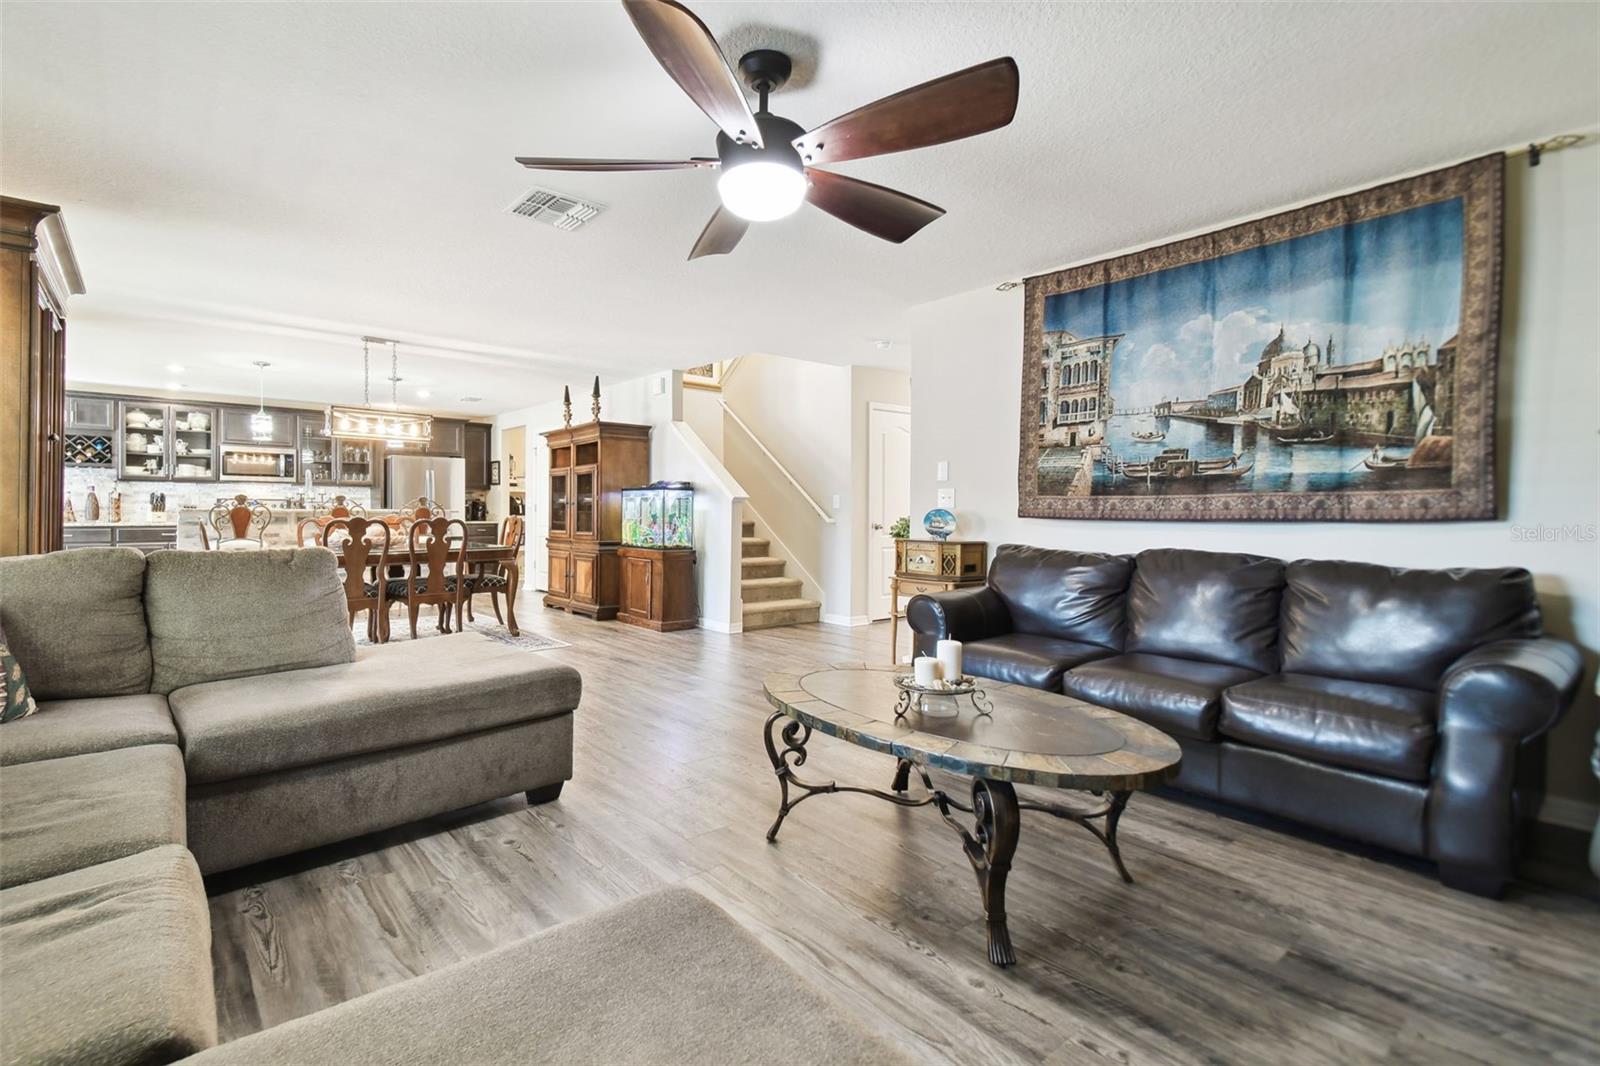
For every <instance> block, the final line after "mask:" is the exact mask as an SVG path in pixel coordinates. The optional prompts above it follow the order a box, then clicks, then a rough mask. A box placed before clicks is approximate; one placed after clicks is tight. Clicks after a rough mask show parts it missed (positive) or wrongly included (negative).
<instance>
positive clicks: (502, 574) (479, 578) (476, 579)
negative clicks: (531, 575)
mask: <svg viewBox="0 0 1600 1066" xmlns="http://www.w3.org/2000/svg"><path fill="white" fill-rule="evenodd" d="M523 533H524V527H523V519H522V516H521V515H516V514H514V515H507V516H506V520H505V521H504V522H501V523H500V539H499V540H498V541H496V543H497V544H499V545H500V546H501V547H502V548H511V549H513V550H512V552H511V558H512V560H513V561H514V560H515V559H516V557H517V553H518V552H520V551H522V538H523ZM510 590H511V581H510V578H508V577H507V576H506V570H505V564H504V563H502V562H499V561H494V562H485V563H478V564H476V566H475V572H474V573H473V574H472V576H471V577H469V578H468V579H467V599H466V604H467V619H468V620H469V621H471V620H472V597H473V596H475V595H477V594H478V593H480V592H487V593H488V594H489V604H490V606H492V607H493V608H494V620H495V621H496V622H499V623H500V624H501V625H505V624H506V620H505V618H504V617H503V616H502V615H501V614H500V594H501V593H502V592H509V591H510Z"/></svg>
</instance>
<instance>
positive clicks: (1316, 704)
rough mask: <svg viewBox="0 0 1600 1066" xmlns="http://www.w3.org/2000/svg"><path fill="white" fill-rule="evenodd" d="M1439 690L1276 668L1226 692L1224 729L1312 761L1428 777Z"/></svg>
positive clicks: (1408, 778)
mask: <svg viewBox="0 0 1600 1066" xmlns="http://www.w3.org/2000/svg"><path fill="white" fill-rule="evenodd" d="M1434 701H1435V697H1434V694H1433V693H1431V692H1423V691H1421V690H1418V689H1412V688H1401V687H1399V686H1396V685H1378V684H1373V683H1371V682H1365V681H1345V680H1339V679H1335V678H1327V677H1315V676H1313V675H1310V674H1274V675H1272V676H1270V677H1263V678H1258V679H1257V680H1255V681H1249V682H1246V683H1244V684H1242V685H1238V686H1236V687H1234V688H1230V689H1229V690H1228V691H1226V692H1224V693H1223V694H1222V719H1221V721H1220V723H1219V724H1218V729H1219V731H1220V732H1221V733H1222V734H1223V736H1226V737H1231V738H1233V739H1234V740H1240V741H1244V742H1245V743H1247V744H1252V745H1255V746H1256V747H1260V748H1268V749H1270V750H1272V751H1281V752H1284V753H1286V754H1289V755H1299V756H1301V757H1303V758H1306V759H1310V760H1312V761H1313V762H1320V763H1328V764H1330V765H1333V766H1345V767H1349V768H1350V769H1353V770H1364V771H1366V772H1368V773H1374V774H1381V775H1383V776H1385V777H1394V778H1399V779H1400V780H1403V781H1426V780H1428V774H1429V768H1430V766H1431V764H1432V762H1433V748H1434V741H1435V730H1434Z"/></svg>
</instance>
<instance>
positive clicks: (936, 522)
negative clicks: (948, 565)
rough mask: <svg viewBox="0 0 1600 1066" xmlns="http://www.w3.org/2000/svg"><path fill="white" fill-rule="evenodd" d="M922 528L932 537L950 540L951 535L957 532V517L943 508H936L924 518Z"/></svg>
mask: <svg viewBox="0 0 1600 1066" xmlns="http://www.w3.org/2000/svg"><path fill="white" fill-rule="evenodd" d="M922 528H923V529H926V530H927V531H928V533H929V535H930V536H934V537H938V538H939V539H940V540H949V539H950V534H952V533H954V532H955V531H956V516H955V515H953V514H951V513H950V512H949V511H947V510H945V509H944V508H943V507H935V508H934V509H933V510H931V511H929V512H928V513H927V514H925V515H923V516H922Z"/></svg>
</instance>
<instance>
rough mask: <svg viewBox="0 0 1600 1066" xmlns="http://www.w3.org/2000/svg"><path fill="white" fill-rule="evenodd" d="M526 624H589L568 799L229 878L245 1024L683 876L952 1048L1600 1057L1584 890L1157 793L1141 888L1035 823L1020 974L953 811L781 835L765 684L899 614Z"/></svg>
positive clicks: (914, 1043)
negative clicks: (661, 624)
mask: <svg viewBox="0 0 1600 1066" xmlns="http://www.w3.org/2000/svg"><path fill="white" fill-rule="evenodd" d="M519 621H521V622H522V623H523V625H524V626H525V627H526V628H528V629H530V630H533V631H535V632H541V633H548V634H550V635H552V636H555V637H559V638H560V639H562V640H565V641H568V642H570V643H571V645H572V646H571V647H569V648H563V649H557V650H552V651H547V652H536V653H530V654H534V655H537V656H539V657H540V658H541V659H542V660H545V661H550V662H564V663H569V664H571V665H573V666H575V667H577V668H578V670H580V671H581V672H582V673H583V676H584V696H583V703H582V706H581V707H580V709H579V711H578V719H577V730H576V734H577V739H576V750H575V756H574V757H575V771H574V778H573V780H572V781H570V782H568V784H567V786H566V789H565V791H564V792H563V793H562V796H561V799H560V800H559V801H557V802H555V803H551V804H546V805H544V806H541V807H535V808H530V807H528V806H526V804H524V803H523V802H522V800H521V798H520V797H510V798H506V799H502V800H497V801H495V802H493V803H489V804H484V805H481V806H479V807H475V808H472V809H470V810H467V811H459V812H454V813H452V814H448V815H444V816H440V817H437V818H433V819H429V820H427V821H425V822H422V823H418V824H416V825H412V826H406V827H403V828H401V829H396V830H392V831H390V832H387V833H380V834H375V835H374V836H371V837H367V838H363V839H362V840H359V841H352V842H348V843H345V844H340V845H335V846H333V847H329V848H323V849H319V850H317V851H315V852H309V853H306V854H305V855H301V856H294V857H291V858H288V859H284V860H279V861H276V862H272V863H264V864H261V865H260V866H256V867H252V868H250V869H247V870H243V871H235V872H233V873H230V874H224V875H221V876H220V877H217V878H213V879H212V880H211V881H210V883H209V885H208V887H209V890H210V891H211V893H212V896H211V920H212V956H213V964H214V968H215V974H216V991H217V1003H218V1016H219V1023H220V1027H221V1031H222V1036H223V1038H224V1039H233V1038H237V1037H239V1036H242V1035H245V1034H247V1033H251V1032H254V1031H256V1030H258V1029H261V1028H264V1027H267V1026H271V1025H276V1024H279V1023H281V1022H284V1021H287V1020H289V1019H291V1018H295V1017H298V1016H300V1015H303V1014H307V1013H310V1012H313V1011H317V1010H321V1009H323V1008H325V1007H329V1006H332V1005H334V1004H336V1003H340V1002H343V1001H344V1000H347V999H351V998H353V997H355V996H359V995H363V994H365V993H367V992H371V991H374V990H376V989H379V988H382V987H385V986H387V985H390V984H394V983H396V982H398V981H403V980H406V979H407V978H409V977H412V976H415V975H417V974H421V973H426V972H429V971H432V970H436V969H439V968H441V967H444V966H447V965H449V964H451V963H453V962H456V961H459V960H461V959H466V958H470V957H472V956H474V955H478V954H481V953H483V952H485V951H488V950H490V949H491V948H493V947H495V946H497V945H499V944H503V943H506V942H509V941H512V940H515V939H518V938H521V937H524V936H527V935H529V934H531V933H534V932H537V931H538V930H540V929H544V928H548V927H549V926H552V925H555V924H558V923H560V922H563V921H566V920H568V919H571V918H576V917H579V916H581V915H585V914H590V913H593V912H594V911H598V910H600V909H602V908H604V907H606V906H608V905H609V904H611V903H614V902H617V901H620V900H624V899H628V898H630V897H633V896H636V895H639V894H641V893H644V892H648V891H650V890H651V889H653V888H656V887H659V886H661V885H666V884H672V883H683V884H687V885H690V886H692V887H694V888H695V889H697V890H699V891H701V892H702V893H704V894H705V895H707V896H708V897H710V898H711V899H713V900H715V901H716V902H717V903H719V904H720V905H721V906H723V907H724V908H726V909H727V910H728V911H729V912H730V913H731V914H732V915H733V916H734V917H735V918H736V919H738V921H739V922H740V923H741V924H743V925H744V926H745V927H746V928H748V929H749V930H751V931H752V932H753V933H754V934H755V935H756V936H758V937H759V938H760V939H761V940H762V941H763V942H765V943H766V944H767V945H768V946H769V947H771V948H772V949H773V950H774V951H776V952H777V953H778V954H779V955H780V956H782V957H783V958H785V959H786V960H788V961H789V962H790V963H791V964H792V965H794V966H795V967H797V968H798V969H799V970H800V971H801V972H803V973H804V974H805V975H806V976H807V977H808V978H810V979H811V980H812V981H814V982H815V983H816V984H817V985H819V986H820V987H821V988H823V989H824V990H826V991H827V992H829V993H830V994H832V995H833V996H835V997H836V998H837V999H839V1000H840V1001H841V1002H842V1003H843V1004H844V1005H845V1006H846V1007H848V1008H849V1009H851V1010H852V1011H854V1012H855V1013H857V1014H858V1015H859V1016H860V1017H862V1018H863V1019H864V1020H865V1021H867V1022H868V1023H869V1024H871V1025H874V1026H876V1027H878V1028H880V1029H881V1030H883V1031H885V1032H887V1033H888V1034H890V1035H891V1036H892V1037H893V1038H895V1039H896V1040H898V1041H899V1042H900V1043H901V1044H902V1045H903V1046H904V1047H905V1048H906V1049H907V1051H908V1052H910V1053H911V1054H912V1055H913V1056H915V1057H917V1058H919V1059H923V1060H926V1061H930V1062H962V1063H967V1062H974V1063H975V1062H983V1063H987V1062H1045V1063H1051V1064H1067V1063H1156V1062H1173V1063H1190V1062H1196V1063H1198V1062H1217V1061H1227V1062H1230V1063H1263V1064H1268V1063H1285V1062H1295V1063H1322V1062H1327V1063H1346V1062H1355V1061H1361V1062H1406V1063H1423V1062H1451V1063H1474V1062H1482V1063H1506V1062H1540V1063H1556V1064H1565V1063H1574V1064H1577V1063H1592V1062H1595V1061H1600V910H1597V909H1596V908H1595V906H1594V904H1593V903H1592V902H1590V901H1588V900H1585V899H1583V898H1581V897H1578V896H1573V895H1566V894H1563V893H1560V892H1557V891H1554V890H1550V889H1544V888H1537V887H1531V886H1519V887H1518V888H1517V889H1515V890H1514V891H1513V893H1512V894H1511V896H1510V897H1509V898H1508V899H1506V900H1504V901H1499V902H1495V901H1489V900H1482V899H1477V898H1475V897H1472V896H1467V895H1463V894H1460V893H1457V892H1452V891H1451V890H1449V889H1446V888H1444V887H1443V886H1441V885H1440V884H1439V883H1438V882H1437V880H1436V879H1434V877H1433V876H1432V874H1431V872H1430V871H1428V870H1427V869H1426V868H1425V867H1422V866H1420V865H1418V864H1416V863H1412V862H1408V861H1390V860H1386V859H1385V858H1383V857H1381V856H1375V855H1373V854H1371V853H1370V852H1363V851H1359V850H1344V849H1340V848H1336V847H1331V846H1329V845H1328V844H1327V843H1326V842H1325V841H1323V840H1320V839H1313V838H1309V837H1307V836H1302V835H1299V834H1296V833H1292V832H1285V831H1282V830H1281V829H1279V828H1275V827H1269V826H1263V825H1260V824H1256V823H1254V822H1250V821H1243V820H1239V819H1235V818H1230V817H1227V816H1226V814H1225V813H1224V812H1222V811H1219V810H1217V809H1214V808H1211V807H1208V806H1205V805H1196V804H1191V803H1185V802H1181V801H1178V800H1175V799H1171V798H1166V797H1160V796H1149V795H1141V796H1137V797H1135V799H1134V801H1133V803H1132V805H1131V806H1130V807H1129V809H1128V813H1127V816H1126V817H1125V818H1124V819H1123V822H1122V827H1121V840H1122V845H1123V852H1124V856H1125V857H1126V859H1127V861H1128V863H1129V866H1130V868H1131V869H1132V872H1133V875H1134V877H1135V878H1136V883H1135V884H1133V885H1124V884H1123V883H1122V882H1121V881H1120V880H1119V879H1118V878H1117V877H1116V875H1115V873H1114V872H1113V870H1112V868H1111V866H1110V863H1109V861H1108V860H1107V858H1106V856H1105V853H1104V851H1103V850H1102V849H1101V847H1100V845H1099V844H1098V843H1097V842H1096V841H1095V840H1094V839H1093V838H1092V837H1090V836H1089V835H1088V834H1087V833H1085V832H1084V831H1083V830H1082V829H1081V828H1079V827H1077V826H1074V825H1071V824H1069V823H1064V822H1059V821H1057V820H1055V819H1051V818H1048V817H1045V816H1030V815H1024V819H1023V823H1024V824H1023V831H1022V843H1021V846H1020V848H1019V850H1018V853H1017V858H1016V862H1015V865H1014V867H1013V870H1012V874H1011V878H1010V882H1009V886H1008V894H1007V909H1008V911H1009V914H1010V923H1011V932H1012V938H1013V940H1014V942H1015V945H1016V949H1017V955H1018V960H1019V961H1018V964H1017V966H1016V967H1014V968H1012V969H1010V970H1007V971H1001V970H998V969H996V968H994V967H992V966H990V965H989V964H988V962H987V961H986V959H985V954H984V927H983V922H982V921H981V913H980V910H979V904H978V895H977V889H976V885H975V882H974V879H973V876H972V872H971V870H970V868H969V867H968V866H967V863H966V860H965V858H963V857H962V854H961V851H960V849H959V847H958V845H957V840H956V837H955V836H954V834H952V833H951V832H950V830H949V829H948V828H947V827H946V826H944V825H943V824H942V823H941V822H940V820H939V819H938V817H937V816H936V815H935V814H934V813H933V812H932V811H931V810H927V809H905V808H899V807H894V806H892V805H890V804H886V803H882V802H881V801H877V800H874V799H871V798H868V797H860V796H819V797H816V798H815V799H812V800H808V801H807V802H806V803H805V804H804V805H803V806H801V807H800V808H798V809H797V810H796V811H795V812H794V813H792V814H791V815H790V816H789V818H788V820H787V821H786V822H785V823H784V826H783V830H782V833H781V834H780V836H779V839H778V842H777V844H775V845H769V844H767V842H766V840H765V833H766V830H767V827H768V826H769V825H770V824H771V822H772V818H773V816H774V814H775V813H776V803H777V786H776V784H775V783H774V781H773V777H772V769H771V766H770V764H769V763H768V762H767V759H766V754H765V751H764V750H763V748H762V743H761V727H762V723H763V721H764V720H765V718H766V716H767V714H768V713H769V712H768V707H767V705H766V703H765V701H764V699H763V698H762V695H761V679H762V677H763V676H765V675H766V674H768V673H773V672H778V671H783V670H798V669H800V668H803V667H805V666H807V665H810V664H814V663H819V662H838V661H844V660H858V661H859V660H867V661H878V660H879V659H880V658H881V657H882V655H883V647H884V645H885V644H886V643H887V639H886V637H887V635H886V633H885V632H884V628H885V627H884V625H883V624H878V625H873V626H868V627H862V628H857V629H847V628H842V627H833V626H823V625H806V626H795V627H788V628H780V629H772V630H762V631H758V632H754V633H749V634H743V635H725V634H716V633H710V632H707V631H703V630H692V631H688V632H683V633H668V634H659V633H651V632H649V631H646V630H641V629H635V628H633V627H629V626H622V625H617V624H614V623H598V624H597V623H593V622H589V621H587V620H584V619H580V618H571V617H568V616H567V615H564V614H560V613H558V612H553V611H546V610H543V609H542V608H540V606H539V605H538V601H537V599H536V598H530V599H528V600H527V602H526V603H525V604H524V605H523V606H522V608H521V610H520V611H519ZM424 639H449V638H448V637H429V638H424ZM903 642H904V636H903V635H902V643H903ZM810 753H811V758H810V760H809V761H808V762H807V764H806V766H805V767H804V768H803V769H802V773H804V774H805V775H806V776H807V778H808V779H828V778H833V779H837V780H839V781H840V782H842V783H852V784H869V785H872V786H874V787H879V788H883V787H887V785H888V781H889V778H890V776H891V775H892V772H893V762H892V760H890V759H889V758H888V757H887V756H883V755H877V754H874V753H872V752H867V751H864V750H862V749H859V748H854V747H852V746H850V745H847V744H844V743H841V742H839V741H836V740H833V739H832V738H828V737H823V736H821V735H820V734H819V735H818V736H817V737H815V738H814V739H813V741H812V744H811V747H810ZM934 777H935V783H936V784H938V785H939V786H940V787H945V788H950V789H954V790H957V791H961V792H964V791H965V790H964V787H963V782H961V781H960V780H959V779H957V778H955V777H953V776H951V775H945V774H935V775H934ZM619 979H625V975H623V977H621V978H619ZM775 1009H781V1006H778V1005H775ZM799 1057H801V1058H803V1057H804V1056H803V1051H800V1052H799Z"/></svg>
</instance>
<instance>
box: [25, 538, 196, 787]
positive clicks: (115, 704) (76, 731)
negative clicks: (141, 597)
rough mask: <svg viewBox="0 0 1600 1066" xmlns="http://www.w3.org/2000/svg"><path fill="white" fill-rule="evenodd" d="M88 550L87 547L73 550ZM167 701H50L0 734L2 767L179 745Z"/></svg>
mask: <svg viewBox="0 0 1600 1066" xmlns="http://www.w3.org/2000/svg"><path fill="white" fill-rule="evenodd" d="M74 550H76V551H87V550H88V549H86V548H79V549H74ZM177 743H178V730H177V727H176V726H174V725H173V724H172V714H171V713H170V712H169V711H168V710H167V698H166V697H165V696H152V695H149V694H148V693H147V694H145V695H142V696H103V697H100V698H97V699H86V700H52V701H50V702H48V703H40V704H39V710H38V712H37V713H35V714H30V715H28V717H26V718H19V719H17V720H16V721H14V722H7V723H6V725H5V728H4V729H0V766H11V765H14V764H16V763H25V762H35V761H37V760H39V759H59V758H62V757H63V756H66V755H84V754H87V753H89V752H92V751H112V750H114V749H116V748H131V747H134V746H136V745H139V744H177Z"/></svg>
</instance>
